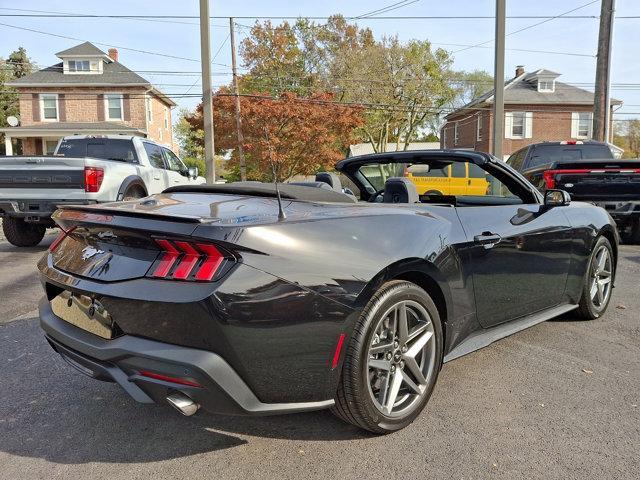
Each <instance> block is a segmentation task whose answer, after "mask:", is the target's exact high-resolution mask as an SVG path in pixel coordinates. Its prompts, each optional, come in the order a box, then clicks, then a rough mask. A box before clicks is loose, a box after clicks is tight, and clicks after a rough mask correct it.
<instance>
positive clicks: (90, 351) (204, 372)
mask: <svg viewBox="0 0 640 480" xmlns="http://www.w3.org/2000/svg"><path fill="white" fill-rule="evenodd" d="M39 308H40V324H41V326H42V328H43V330H44V331H45V333H46V338H47V340H48V341H49V343H50V344H51V346H52V347H53V349H54V350H55V351H56V352H58V353H59V354H60V355H61V356H62V357H63V358H64V359H65V360H67V361H68V362H69V363H70V364H71V365H72V366H74V367H75V368H76V369H78V370H79V371H81V372H83V373H85V374H87V375H90V376H92V377H93V378H96V379H99V380H106V381H113V382H116V383H118V384H119V385H120V386H121V387H122V388H123V389H124V390H125V391H126V392H127V393H128V394H129V395H130V396H131V397H132V398H133V399H134V400H136V401H138V402H141V403H164V402H165V401H166V400H165V399H166V397H167V395H169V394H171V393H173V392H176V391H179V392H182V393H184V394H186V395H187V396H189V397H190V398H191V399H193V400H194V401H195V402H196V403H198V404H199V405H200V406H202V407H203V408H204V409H205V410H207V411H210V412H215V413H224V414H254V415H270V414H281V413H293V412H303V411H310V410H320V409H323V408H328V407H331V406H332V405H333V404H334V400H333V399H329V400H324V401H316V402H296V403H263V402H261V401H260V400H259V399H258V398H257V397H256V395H255V394H254V393H253V392H252V391H251V389H250V388H249V387H248V386H247V384H246V383H245V382H244V381H243V379H242V378H241V377H240V376H239V375H238V374H237V373H236V372H235V371H234V370H233V368H232V367H231V366H230V365H229V364H228V363H227V362H226V361H225V360H224V359H223V358H222V357H221V356H219V355H217V354H215V353H213V352H209V351H205V350H198V349H194V348H188V347H182V346H177V345H171V344H167V343H162V342H157V341H153V340H148V339H145V338H141V337H136V336H132V335H124V336H121V337H118V338H115V339H113V340H105V339H102V338H100V337H98V336H96V335H93V334H91V333H88V332H86V331H84V330H82V329H80V328H77V327H75V326H73V325H71V324H69V323H67V322H65V321H64V320H62V319H60V318H59V317H57V316H56V315H55V314H54V313H53V311H52V310H51V306H50V304H49V302H48V301H47V299H46V298H43V299H42V300H41V301H40V305H39ZM140 372H153V373H154V374H157V375H160V376H164V377H171V378H180V379H184V380H187V382H188V383H190V384H196V385H199V386H193V385H183V384H179V383H174V382H171V381H165V380H162V379H157V378H150V377H147V376H143V375H141V374H140Z"/></svg>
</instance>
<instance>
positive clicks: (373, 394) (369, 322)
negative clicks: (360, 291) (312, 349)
mask: <svg viewBox="0 0 640 480" xmlns="http://www.w3.org/2000/svg"><path fill="white" fill-rule="evenodd" d="M403 308H404V310H405V313H404V318H405V319H406V323H405V325H407V328H405V329H404V334H403V333H402V328H396V326H397V325H399V324H400V323H403V322H398V321H395V320H394V319H395V318H402V313H401V312H402V309H403ZM392 322H394V323H393V324H392ZM394 325H395V326H394ZM403 337H404V338H403ZM425 338H426V340H425ZM396 340H399V341H396ZM442 349H443V335H442V325H441V321H440V316H439V314H438V309H437V308H436V306H435V304H434V302H433V300H432V299H431V297H430V296H429V294H428V293H427V292H425V291H424V290H423V289H422V288H420V287H419V286H417V285H416V284H414V283H411V282H407V281H399V280H394V281H390V282H388V283H385V284H384V285H383V286H382V287H381V288H380V289H379V290H378V291H377V292H376V293H375V295H374V296H373V298H371V300H370V301H369V302H368V303H367V305H366V306H365V308H364V310H363V311H362V313H361V315H360V318H359V319H358V322H357V324H356V325H355V328H354V330H353V334H352V336H351V339H350V341H349V344H348V347H347V350H346V353H345V359H344V362H343V366H342V372H341V377H340V382H339V386H338V391H337V395H336V403H335V406H334V407H333V409H332V411H333V413H334V414H335V415H336V416H338V417H339V418H341V419H342V420H344V421H346V422H348V423H351V424H353V425H355V426H357V427H360V428H362V429H365V430H368V431H370V432H373V433H376V434H387V433H391V432H394V431H397V430H400V429H402V428H404V427H406V426H407V425H409V424H410V423H411V422H413V420H415V418H416V417H417V416H418V415H419V414H420V412H421V411H422V410H423V408H424V406H425V405H426V404H427V402H428V401H429V397H430V396H431V392H432V391H433V388H434V386H435V383H436V380H437V377H438V373H439V372H440V368H441V366H442V356H443V355H442ZM373 352H377V353H373ZM416 352H418V353H417V354H416ZM411 355H413V357H411ZM411 358H413V361H411V360H410V359H411ZM387 363H388V364H387ZM379 364H382V365H383V367H384V368H381V369H378V368H377V366H378V365H379ZM416 368H417V369H419V374H421V375H422V377H421V378H419V377H418V376H416V374H415V373H414V372H415V371H416V370H415V369H416ZM407 377H408V378H409V380H410V381H411V382H413V386H410V384H409V383H408V380H406V378H407ZM396 385H398V386H396ZM383 388H385V390H384V392H383Z"/></svg>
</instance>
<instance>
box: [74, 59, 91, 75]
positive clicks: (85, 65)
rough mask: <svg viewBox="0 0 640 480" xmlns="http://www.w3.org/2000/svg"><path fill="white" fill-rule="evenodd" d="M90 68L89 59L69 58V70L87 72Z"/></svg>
mask: <svg viewBox="0 0 640 480" xmlns="http://www.w3.org/2000/svg"><path fill="white" fill-rule="evenodd" d="M90 68H91V67H90V63H89V60H69V71H70V72H88V71H89V70H90Z"/></svg>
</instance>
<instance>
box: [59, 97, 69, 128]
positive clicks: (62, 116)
mask: <svg viewBox="0 0 640 480" xmlns="http://www.w3.org/2000/svg"><path fill="white" fill-rule="evenodd" d="M58 119H59V120H60V121H61V122H66V121H67V109H66V107H65V100H64V93H59V94H58Z"/></svg>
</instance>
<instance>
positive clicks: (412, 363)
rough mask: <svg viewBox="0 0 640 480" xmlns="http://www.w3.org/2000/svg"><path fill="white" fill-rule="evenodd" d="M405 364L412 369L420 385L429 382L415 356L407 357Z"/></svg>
mask: <svg viewBox="0 0 640 480" xmlns="http://www.w3.org/2000/svg"><path fill="white" fill-rule="evenodd" d="M404 365H405V367H406V368H408V369H409V370H410V371H411V373H412V374H413V376H414V378H415V379H416V381H417V382H418V383H419V384H420V385H425V384H426V383H427V379H426V378H424V374H423V373H422V370H420V366H419V365H418V362H416V359H415V358H413V357H405V359H404Z"/></svg>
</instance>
